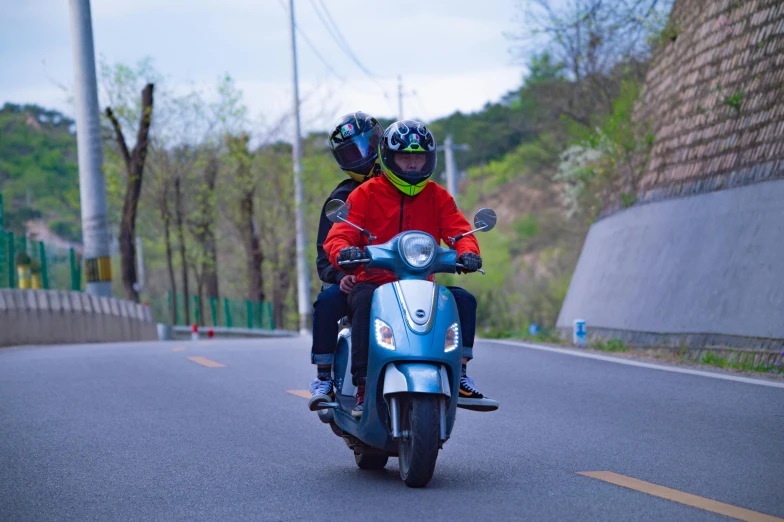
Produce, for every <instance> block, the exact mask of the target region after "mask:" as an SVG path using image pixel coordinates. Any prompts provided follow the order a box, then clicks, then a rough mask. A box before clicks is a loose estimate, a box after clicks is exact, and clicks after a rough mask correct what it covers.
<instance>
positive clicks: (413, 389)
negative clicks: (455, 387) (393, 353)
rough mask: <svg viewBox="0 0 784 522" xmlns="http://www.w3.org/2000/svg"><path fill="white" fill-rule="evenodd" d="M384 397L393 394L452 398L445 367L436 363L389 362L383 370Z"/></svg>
mask: <svg viewBox="0 0 784 522" xmlns="http://www.w3.org/2000/svg"><path fill="white" fill-rule="evenodd" d="M383 393H384V397H387V396H388V395H390V394H393V393H432V394H438V395H445V396H447V397H451V396H452V392H451V386H450V385H449V374H448V373H447V371H446V366H444V365H442V364H438V363H423V362H391V363H389V364H387V365H386V368H384V392H383Z"/></svg>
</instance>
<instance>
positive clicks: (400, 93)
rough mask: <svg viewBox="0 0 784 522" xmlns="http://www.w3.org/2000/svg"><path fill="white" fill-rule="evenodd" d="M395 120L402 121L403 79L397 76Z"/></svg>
mask: <svg viewBox="0 0 784 522" xmlns="http://www.w3.org/2000/svg"><path fill="white" fill-rule="evenodd" d="M397 119H398V121H399V120H402V119H403V77H402V76H400V75H399V74H398V75H397Z"/></svg>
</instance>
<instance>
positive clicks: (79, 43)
mask: <svg viewBox="0 0 784 522" xmlns="http://www.w3.org/2000/svg"><path fill="white" fill-rule="evenodd" d="M68 3H69V7H70V12H71V40H72V43H73V60H74V71H75V75H76V85H75V88H76V90H75V92H74V101H75V105H76V144H77V151H78V158H79V196H80V200H81V207H82V238H83V243H84V260H85V272H86V274H87V293H89V294H93V295H99V296H111V295H112V272H111V263H110V260H109V227H108V223H107V217H106V216H107V211H106V183H105V181H104V177H103V172H102V171H101V165H102V164H103V155H102V153H101V126H100V117H99V111H98V84H97V82H96V79H95V49H94V48H93V30H92V20H91V17H90V0H69V2H68Z"/></svg>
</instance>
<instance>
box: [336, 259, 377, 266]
mask: <svg viewBox="0 0 784 522" xmlns="http://www.w3.org/2000/svg"><path fill="white" fill-rule="evenodd" d="M370 261H372V260H371V259H368V258H364V259H354V260H353V261H338V264H339V265H348V264H355V263H357V264H361V263H370Z"/></svg>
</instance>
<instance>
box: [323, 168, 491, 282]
mask: <svg viewBox="0 0 784 522" xmlns="http://www.w3.org/2000/svg"><path fill="white" fill-rule="evenodd" d="M346 204H347V205H348V208H349V214H348V220H349V221H351V222H352V223H354V224H356V225H358V226H360V227H362V228H364V229H365V230H367V231H368V232H370V233H371V234H373V235H374V236H377V239H376V240H375V241H374V242H373V244H375V245H380V244H381V243H385V242H387V241H389V240H390V239H392V238H393V237H395V236H396V235H398V234H399V233H400V232H403V231H404V230H420V231H422V232H427V233H428V234H430V235H431V236H433V237H434V238H436V241H438V240H441V241H443V242H444V243H445V244H447V245H448V244H449V243H448V239H447V238H448V237H455V236H457V235H458V234H462V233H464V232H468V231H470V230H471V225H470V224H469V223H468V221H467V220H466V218H465V216H463V213H462V212H460V211H459V210H458V209H457V205H456V204H455V200H454V199H453V198H452V196H450V195H449V193H448V192H447V191H446V190H445V189H444V188H442V187H441V186H440V185H438V184H437V183H434V182H432V181H430V182H428V184H427V185H425V188H424V189H422V192H420V193H419V194H417V195H416V196H406V195H405V194H403V193H402V192H400V191H399V190H398V189H397V188H395V186H394V185H392V183H390V182H389V180H388V179H387V178H386V176H378V177H375V178H373V179H371V180H369V181H366V182H365V183H363V184H361V185H360V186H359V187H357V188H356V189H354V191H353V192H352V193H351V195H349V197H348V200H347V201H346ZM367 245H368V238H367V236H366V235H364V234H362V233H360V232H359V230H357V229H355V228H354V227H352V226H350V225H347V224H346V223H336V224H335V225H334V226H333V227H332V230H330V232H329V235H327V239H326V241H324V250H325V251H326V253H327V256H328V257H329V260H330V262H331V263H332V264H333V265H334V266H335V268H338V269H339V270H343V269H342V268H340V266H339V265H338V263H337V259H338V254H339V253H340V251H341V249H343V248H346V247H350V246H358V247H360V248H364V247H366V246H367ZM455 248H456V249H457V254H458V256H460V254H463V253H465V252H472V253H474V254H479V243H477V242H476V238H475V237H474V236H473V235H471V236H467V237H464V238H462V239H460V240H459V241H458V242H457V244H456V245H455ZM372 272H373V273H367V272H366V271H365V270H364V267H360V268H359V269H358V270H357V271H356V272H355V273H356V275H357V281H359V282H372V283H376V284H379V285H382V284H385V283H389V282H392V281H394V280H395V276H393V275H392V273H391V272H389V271H386V270H383V271H382V270H372Z"/></svg>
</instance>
